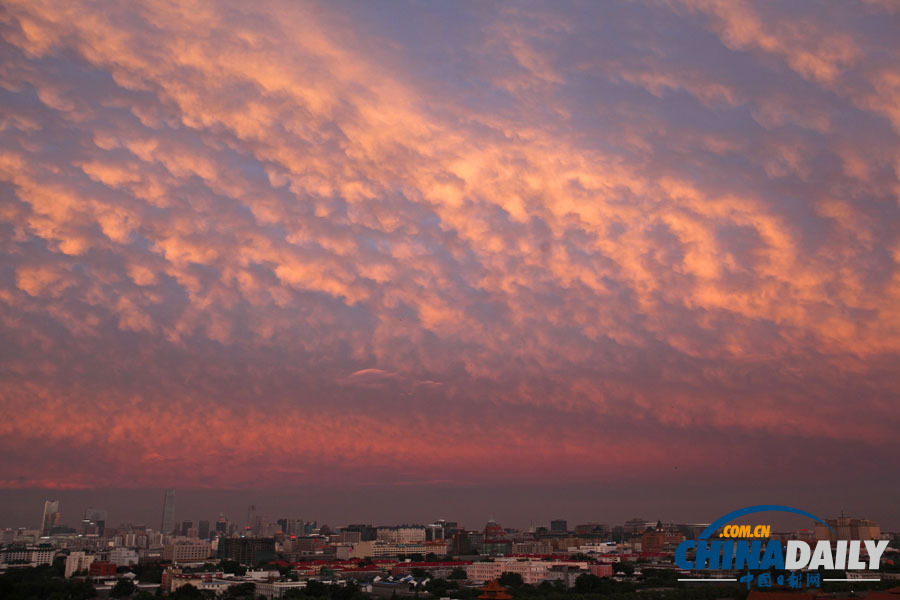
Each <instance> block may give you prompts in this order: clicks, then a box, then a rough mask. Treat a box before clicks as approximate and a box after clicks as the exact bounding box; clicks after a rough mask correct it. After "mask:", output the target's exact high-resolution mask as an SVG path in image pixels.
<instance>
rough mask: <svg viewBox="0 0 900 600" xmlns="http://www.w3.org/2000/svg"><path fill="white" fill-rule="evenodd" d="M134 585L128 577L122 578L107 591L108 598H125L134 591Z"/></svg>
mask: <svg viewBox="0 0 900 600" xmlns="http://www.w3.org/2000/svg"><path fill="white" fill-rule="evenodd" d="M135 589H136V586H135V585H134V582H133V581H131V580H130V579H126V578H124V577H123V578H122V579H120V580H118V581H117V582H116V585H114V586H113V588H112V590H110V592H109V597H110V598H127V597H129V596H131V595H132V594H133V593H134V590H135Z"/></svg>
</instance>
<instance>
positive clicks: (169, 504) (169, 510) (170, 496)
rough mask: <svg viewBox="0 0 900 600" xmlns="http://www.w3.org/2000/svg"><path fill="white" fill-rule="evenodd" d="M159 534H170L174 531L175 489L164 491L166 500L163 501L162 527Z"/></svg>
mask: <svg viewBox="0 0 900 600" xmlns="http://www.w3.org/2000/svg"><path fill="white" fill-rule="evenodd" d="M159 531H160V533H172V532H173V531H175V489H174V488H169V489H167V490H166V498H165V500H164V501H163V514H162V525H160V528H159Z"/></svg>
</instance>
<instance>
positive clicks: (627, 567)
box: [613, 562, 634, 577]
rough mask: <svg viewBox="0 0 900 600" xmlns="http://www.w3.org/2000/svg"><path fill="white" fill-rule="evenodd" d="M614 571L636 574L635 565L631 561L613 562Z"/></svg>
mask: <svg viewBox="0 0 900 600" xmlns="http://www.w3.org/2000/svg"><path fill="white" fill-rule="evenodd" d="M613 571H615V572H616V573H621V574H622V575H627V576H629V577H630V576H632V575H634V565H633V564H632V563H630V562H617V563H613Z"/></svg>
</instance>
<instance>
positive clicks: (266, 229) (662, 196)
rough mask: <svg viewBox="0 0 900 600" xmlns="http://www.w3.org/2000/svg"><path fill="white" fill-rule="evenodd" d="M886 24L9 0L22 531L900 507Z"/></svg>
mask: <svg viewBox="0 0 900 600" xmlns="http://www.w3.org/2000/svg"><path fill="white" fill-rule="evenodd" d="M898 31H900V8H898V5H897V4H895V3H891V2H880V1H875V0H872V1H865V2H831V3H808V2H791V3H778V2H739V1H733V2H732V1H729V2H724V1H723V2H716V1H712V0H710V1H707V0H683V1H678V0H672V1H668V2H629V3H612V2H595V3H568V2H562V3H556V2H552V3H551V2H548V3H541V2H527V3H505V2H504V3H478V2H473V3H465V2H460V3H451V2H428V3H419V2H408V3H407V2H390V3H384V2H381V3H370V2H336V3H312V2H277V1H273V2H265V3H243V2H168V1H163V0H158V1H157V0H146V1H141V2H124V1H123V2H105V3H103V9H102V10H100V9H98V8H97V5H96V4H93V3H89V2H81V1H72V2H65V3H60V2H50V1H47V2H44V1H39V0H27V1H26V0H7V1H5V2H3V6H2V7H0V106H2V111H0V412H2V415H3V418H2V419H0V527H37V526H38V525H39V520H40V518H41V514H42V513H41V507H42V506H43V503H44V501H45V500H47V499H50V498H54V499H59V500H60V502H61V507H62V508H61V509H60V510H61V512H62V514H63V520H65V519H66V517H67V516H71V518H72V519H73V522H74V521H77V520H78V519H79V518H80V515H81V513H83V511H84V509H85V508H87V507H89V506H98V505H99V506H103V507H104V508H105V509H106V510H108V511H109V513H110V516H111V520H112V519H113V518H115V519H116V522H117V523H118V522H120V521H121V522H147V523H151V524H153V526H154V527H155V526H156V521H157V520H158V518H159V511H160V502H161V500H160V499H161V494H162V490H163V489H165V488H176V489H178V493H179V510H185V511H188V513H189V514H187V515H185V518H188V517H189V518H193V519H199V518H214V517H215V516H216V514H218V512H219V511H226V512H231V513H235V512H237V511H243V510H246V505H247V504H248V503H251V502H252V503H255V504H257V505H259V506H261V507H266V508H265V510H266V511H267V512H268V513H269V514H271V515H273V516H276V515H290V516H294V517H303V518H307V519H317V520H318V521H319V523H331V524H333V525H342V524H346V523H348V522H357V520H358V522H367V523H368V522H372V523H376V524H377V523H396V522H401V521H402V520H403V519H404V518H406V517H408V518H409V519H410V520H411V521H413V520H418V521H420V522H427V521H429V520H433V519H437V518H440V517H445V518H448V519H456V520H458V521H460V522H465V523H467V524H470V525H471V526H473V527H475V526H477V527H482V524H483V523H484V522H485V521H487V519H488V518H489V517H490V516H492V515H494V516H496V518H497V519H498V520H500V521H502V522H504V523H506V524H509V525H510V526H515V527H518V528H523V529H524V528H526V527H528V525H529V523H530V522H532V520H533V521H534V522H535V523H545V522H546V521H547V520H548V519H550V518H556V517H564V518H568V519H569V520H570V521H571V522H572V523H576V522H580V521H585V522H587V521H591V520H599V521H604V522H623V521H624V520H625V519H627V518H631V517H635V516H646V517H648V518H653V519H656V518H662V519H668V520H671V521H677V522H708V521H710V520H711V519H714V518H716V517H718V516H720V515H722V514H725V513H727V512H728V511H730V510H732V509H735V508H738V507H741V506H746V505H751V504H769V503H781V504H788V505H791V506H799V507H803V508H804V509H805V510H808V511H810V512H812V513H815V514H821V515H823V516H829V517H832V516H836V515H838V514H840V512H841V511H843V510H846V511H847V512H848V514H853V515H855V516H859V517H866V518H870V519H875V520H877V521H878V522H880V523H881V525H882V527H885V528H887V529H888V530H896V529H898V528H900V516H898V513H897V508H896V506H897V503H896V499H897V497H898V494H900V478H898V477H897V473H898V471H900V442H898V439H900V438H898V435H897V432H898V430H900V406H898V400H900V378H898V376H897V374H898V372H900V35H898ZM182 503H183V504H182ZM66 506H70V507H71V510H70V511H69V512H67V509H66V508H65V507H66ZM165 533H169V532H165Z"/></svg>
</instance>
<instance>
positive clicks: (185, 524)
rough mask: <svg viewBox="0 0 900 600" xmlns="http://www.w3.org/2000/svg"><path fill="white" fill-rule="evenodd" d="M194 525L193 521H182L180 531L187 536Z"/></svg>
mask: <svg viewBox="0 0 900 600" xmlns="http://www.w3.org/2000/svg"><path fill="white" fill-rule="evenodd" d="M193 527H194V522H193V521H182V522H181V527H179V528H178V533H180V534H181V535H184V536H186V535H187V534H188V531H190V530H191V529H192V528H193Z"/></svg>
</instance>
